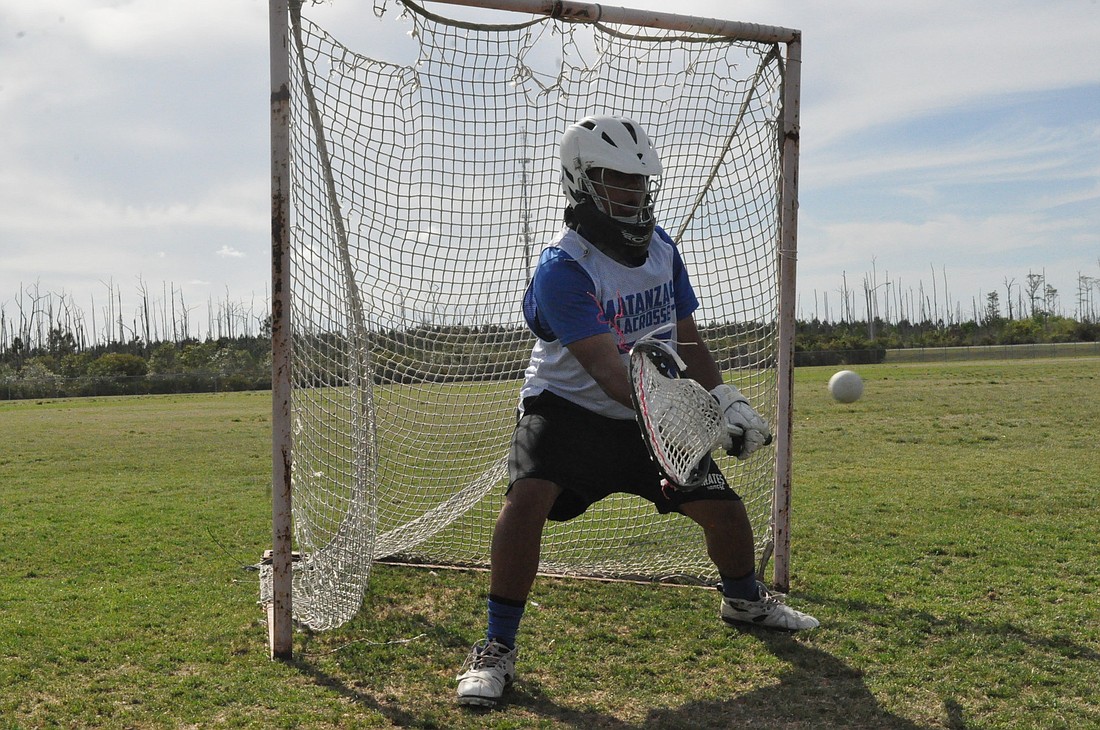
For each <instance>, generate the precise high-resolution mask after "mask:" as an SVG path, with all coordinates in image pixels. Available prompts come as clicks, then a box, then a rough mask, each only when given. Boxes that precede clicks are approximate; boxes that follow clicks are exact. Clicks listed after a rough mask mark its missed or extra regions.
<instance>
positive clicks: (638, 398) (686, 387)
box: [630, 339, 725, 490]
mask: <svg viewBox="0 0 1100 730" xmlns="http://www.w3.org/2000/svg"><path fill="white" fill-rule="evenodd" d="M683 370H684V363H683V360H681V359H680V358H679V356H677V355H676V352H675V351H674V350H673V349H672V348H671V347H670V346H669V345H667V344H665V343H663V342H660V341H658V340H652V339H649V340H642V341H640V342H638V343H637V344H635V345H634V348H633V349H632V350H631V351H630V380H631V384H632V385H633V393H632V395H633V400H634V412H635V414H636V416H637V419H638V424H639V425H640V426H641V429H642V436H643V438H644V439H645V442H646V446H647V447H648V448H649V453H650V456H652V457H653V461H654V462H655V463H656V464H657V466H658V468H659V469H660V470H661V472H662V473H663V474H664V475H665V478H666V479H667V480H668V481H669V483H670V484H671V485H672V486H673V487H675V488H677V489H684V490H692V489H695V488H696V487H699V486H700V485H702V484H703V482H704V481H705V480H706V478H707V474H708V473H709V472H710V466H711V459H710V452H711V451H713V450H714V449H715V448H717V446H718V444H719V443H721V441H722V436H723V435H724V433H725V427H724V425H723V423H722V414H721V413H720V412H719V411H718V405H717V403H716V402H715V400H714V398H713V397H711V395H710V393H708V392H707V391H706V389H705V388H703V386H702V385H700V384H699V383H697V382H695V381H694V380H689V379H687V378H681V377H680V373H681V372H682V371H683Z"/></svg>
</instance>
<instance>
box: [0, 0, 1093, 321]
mask: <svg viewBox="0 0 1100 730" xmlns="http://www.w3.org/2000/svg"><path fill="white" fill-rule="evenodd" d="M616 4H620V5H629V6H631V7H636V8H642V9H652V10H661V11H666V12H667V10H668V4H667V2H663V1H662V0H623V2H621V3H616ZM362 5H367V6H368V7H366V8H359V7H357V6H362ZM369 5H370V3H369V1H368V2H364V0H331V2H330V3H329V4H328V5H325V6H322V7H321V8H319V9H318V12H321V13H326V12H327V13H332V14H333V15H332V17H335V18H341V17H344V16H346V15H347V14H348V12H349V11H351V10H352V9H356V12H365V15H366V21H368V22H369V21H373V15H372V14H371V12H370V8H369ZM428 7H429V8H430V9H433V10H434V11H436V12H440V13H446V12H447V11H448V9H449V8H448V6H444V5H439V4H438V3H428ZM676 12H679V13H684V14H690V15H698V16H709V17H718V18H726V19H730V20H738V21H744V22H751V23H760V24H764V25H776V26H784V27H788V28H797V29H799V30H801V31H802V34H803V49H802V56H803V65H802V103H801V138H800V139H801V156H800V175H799V186H800V191H799V195H800V200H799V202H800V213H799V241H798V247H799V258H798V290H799V303H798V307H799V316H800V317H801V318H813V317H815V316H818V317H822V318H824V317H825V316H826V315H828V316H829V317H830V318H831V319H837V318H838V316H839V315H840V313H841V312H840V309H841V294H840V292H841V290H842V289H844V288H845V287H846V288H847V289H849V290H850V291H853V292H856V291H862V288H863V286H864V282H865V281H868V282H872V283H873V284H874V285H875V286H876V287H878V288H877V289H876V294H877V296H881V297H882V298H883V302H884V303H885V307H886V311H885V312H884V311H883V310H882V309H880V311H879V314H880V315H883V314H886V315H889V308H890V307H894V309H895V311H896V309H897V305H898V304H899V303H903V302H904V301H905V300H904V299H903V298H901V297H904V296H906V295H909V296H912V295H915V294H917V293H919V292H924V293H925V294H926V295H927V294H929V293H930V292H931V291H932V290H933V288H935V290H936V292H937V297H938V300H939V301H942V302H944V304H943V305H942V308H941V309H940V314H941V315H942V314H944V313H945V311H946V310H947V307H948V306H949V305H950V306H951V307H952V308H953V309H954V310H955V311H956V312H960V313H961V314H962V316H963V318H964V319H969V318H970V316H971V314H972V309H973V306H974V303H975V302H977V305H978V306H979V307H983V306H984V303H985V297H986V296H987V294H988V293H989V292H991V291H996V292H998V294H999V298H1000V300H1001V302H1002V313H1007V311H1004V310H1005V307H1004V303H1005V301H1006V300H1007V299H1009V295H1008V292H1009V291H1011V292H1012V295H1011V298H1012V299H1013V300H1016V299H1017V298H1018V297H1019V296H1020V293H1021V287H1024V286H1025V285H1026V281H1027V276H1028V274H1029V273H1034V274H1042V275H1044V276H1045V283H1046V285H1047V286H1050V287H1053V288H1054V289H1055V290H1056V291H1057V300H1056V301H1057V307H1058V310H1059V311H1060V312H1061V313H1064V314H1066V315H1068V316H1076V315H1078V314H1079V311H1078V308H1079V304H1080V298H1081V297H1080V291H1079V288H1080V285H1081V277H1088V281H1089V282H1090V283H1089V292H1090V293H1089V301H1091V302H1092V305H1091V306H1093V308H1094V309H1096V310H1100V4H1098V2H1097V0H1043V1H1042V2H1036V1H1035V0H973V1H972V2H968V3H958V2H950V3H948V2H945V1H942V0H892V2H889V3H885V2H882V3H872V2H866V1H864V2H855V1H854V0H835V1H833V2H828V3H825V2H820V0H816V1H814V0H771V2H765V1H763V0H745V1H741V2H737V3H730V2H728V0H680V2H679V3H677V5H676ZM341 13H343V14H344V15H343V16H342V15H341ZM268 61H269V51H268V8H267V2H265V1H264V0H216V1H215V0H189V1H188V2H185V3H166V2H163V0H111V1H99V0H35V1H34V2H25V1H21V0H0V309H3V310H4V311H5V312H6V315H5V316H7V317H8V318H11V317H13V316H18V312H19V311H20V307H21V306H26V302H27V298H28V297H29V296H31V294H29V292H30V293H33V292H35V291H37V292H38V293H39V294H41V293H45V292H50V293H54V294H57V293H64V294H65V295H66V296H67V297H69V299H70V301H72V302H73V303H74V304H75V306H77V307H78V308H80V309H81V310H83V312H84V316H85V319H86V320H87V319H89V318H94V317H100V318H101V320H102V318H103V316H104V314H105V307H106V306H107V305H106V300H107V298H108V292H115V296H116V297H118V296H121V297H122V309H123V310H124V312H127V313H129V312H132V311H133V310H135V309H136V306H137V303H138V302H139V301H140V298H141V297H140V291H141V289H142V288H145V289H146V290H147V291H148V292H149V293H150V295H151V296H153V297H154V298H156V299H160V298H162V297H164V292H166V291H167V290H168V289H169V288H170V289H171V290H172V291H176V292H177V296H180V297H182V299H183V301H185V302H186V306H187V307H188V308H189V309H193V312H192V313H191V315H190V318H191V321H192V322H193V323H194V325H195V327H196V328H197V329H199V330H205V327H206V324H207V322H209V320H210V315H209V314H208V312H207V306H208V303H209V302H214V307H215V309H217V308H218V307H219V304H218V303H219V302H225V301H232V302H234V303H238V304H237V305H238V306H240V307H241V308H242V309H243V310H247V311H248V312H250V313H254V314H255V315H256V316H262V315H263V314H264V313H265V311H264V310H265V307H266V304H265V301H266V297H267V292H268V289H269V285H268V283H267V282H268V280H269V263H268V255H269V253H268V252H269V245H270V244H269V236H270V232H269V231H270V229H269V221H270V216H269V205H270V203H269V201H270V193H269V186H270V182H269V181H270V168H269V164H270V163H269V159H270V153H269V149H270V145H269V138H268V130H269V94H270V92H269V88H270V82H269V69H268ZM1093 279H1095V280H1097V282H1092V281H1091V280H1093ZM21 291H22V292H23V300H22V301H23V304H22V305H21V304H20V301H19V296H20V292H21ZM891 291H892V292H893V293H892V294H890V292H891ZM887 296H889V297H890V298H891V299H889V300H888V299H887ZM891 301H892V302H893V304H891V303H889V302H891ZM937 307H939V304H937ZM852 314H853V315H854V316H855V317H856V318H858V319H862V318H863V317H865V310H864V305H863V299H862V294H860V296H859V297H858V298H855V311H853V312H852ZM127 316H129V314H127ZM10 321H11V320H10V319H9V322H10Z"/></svg>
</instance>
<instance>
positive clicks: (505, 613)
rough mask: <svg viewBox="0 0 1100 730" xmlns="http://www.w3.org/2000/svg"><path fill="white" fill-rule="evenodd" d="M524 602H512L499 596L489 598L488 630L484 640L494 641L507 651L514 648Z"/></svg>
mask: <svg viewBox="0 0 1100 730" xmlns="http://www.w3.org/2000/svg"><path fill="white" fill-rule="evenodd" d="M523 607H524V602H522V601H512V600H509V599H507V598H501V597H500V596H494V595H490V596H489V628H488V629H487V630H486V632H485V639H486V640H487V641H491V640H492V639H496V640H497V641H499V642H500V643H501V644H504V645H505V646H507V647H508V648H509V649H514V648H515V647H516V633H517V632H518V631H519V622H520V619H522V618H523Z"/></svg>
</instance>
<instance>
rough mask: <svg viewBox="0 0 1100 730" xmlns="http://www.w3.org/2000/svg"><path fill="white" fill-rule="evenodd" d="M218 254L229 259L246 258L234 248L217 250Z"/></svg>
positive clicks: (228, 247)
mask: <svg viewBox="0 0 1100 730" xmlns="http://www.w3.org/2000/svg"><path fill="white" fill-rule="evenodd" d="M216 254H217V255H218V256H221V257H222V258H227V259H243V258H244V256H245V254H244V252H243V251H238V250H237V249H235V248H233V247H232V246H222V247H221V248H219V249H218V250H217V252H216Z"/></svg>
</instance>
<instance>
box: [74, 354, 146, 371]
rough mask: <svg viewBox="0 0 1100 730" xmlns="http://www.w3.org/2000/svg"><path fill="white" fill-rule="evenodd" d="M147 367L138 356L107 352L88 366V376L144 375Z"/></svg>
mask: <svg viewBox="0 0 1100 730" xmlns="http://www.w3.org/2000/svg"><path fill="white" fill-rule="evenodd" d="M147 371H148V365H147V364H146V362H145V360H144V359H143V358H141V357H139V356H138V355H131V354H130V353H128V352H109V353H107V354H106V355H100V356H99V357H97V358H96V359H95V360H93V361H92V362H91V363H90V364H89V365H88V375H93V376H100V377H103V376H112V375H123V376H138V375H145V373H146V372H147Z"/></svg>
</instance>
